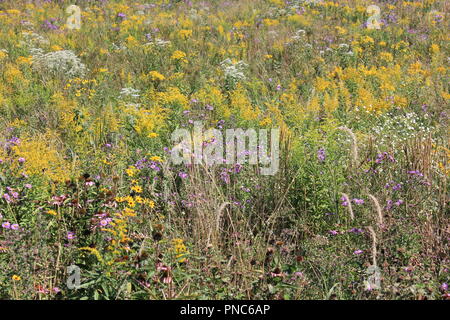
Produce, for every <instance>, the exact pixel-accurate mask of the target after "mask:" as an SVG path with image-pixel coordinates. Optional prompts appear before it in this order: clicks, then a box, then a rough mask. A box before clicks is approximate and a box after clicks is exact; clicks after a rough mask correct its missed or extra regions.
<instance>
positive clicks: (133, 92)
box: [120, 88, 140, 98]
mask: <svg viewBox="0 0 450 320" xmlns="http://www.w3.org/2000/svg"><path fill="white" fill-rule="evenodd" d="M139 92H140V91H139V90H138V89H133V88H122V90H120V97H121V98H123V97H132V98H139V97H140V94H139Z"/></svg>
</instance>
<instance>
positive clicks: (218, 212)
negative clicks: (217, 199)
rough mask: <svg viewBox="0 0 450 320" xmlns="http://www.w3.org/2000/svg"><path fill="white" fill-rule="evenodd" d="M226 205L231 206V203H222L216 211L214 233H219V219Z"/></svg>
mask: <svg viewBox="0 0 450 320" xmlns="http://www.w3.org/2000/svg"><path fill="white" fill-rule="evenodd" d="M228 205H231V203H230V202H224V203H222V204H221V205H220V207H219V208H218V209H217V211H216V232H219V224H220V218H221V217H222V212H223V210H224V209H225V207H226V206H228Z"/></svg>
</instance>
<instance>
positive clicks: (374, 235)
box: [367, 227, 377, 267]
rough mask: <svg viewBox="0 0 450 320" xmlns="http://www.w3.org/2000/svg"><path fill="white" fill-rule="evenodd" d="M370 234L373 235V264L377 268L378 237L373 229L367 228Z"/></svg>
mask: <svg viewBox="0 0 450 320" xmlns="http://www.w3.org/2000/svg"><path fill="white" fill-rule="evenodd" d="M367 229H368V230H369V232H370V234H371V235H372V263H373V265H374V266H375V267H376V266H377V235H376V234H375V231H374V230H373V228H372V227H367Z"/></svg>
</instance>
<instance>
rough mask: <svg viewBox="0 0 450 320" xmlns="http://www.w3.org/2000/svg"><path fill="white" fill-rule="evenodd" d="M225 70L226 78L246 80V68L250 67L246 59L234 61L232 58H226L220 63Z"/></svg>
mask: <svg viewBox="0 0 450 320" xmlns="http://www.w3.org/2000/svg"><path fill="white" fill-rule="evenodd" d="M220 66H221V67H222V70H223V72H224V73H225V78H227V79H231V80H232V81H234V82H236V81H240V80H245V74H244V70H245V69H246V68H247V67H248V64H246V63H245V62H244V61H242V60H241V61H238V62H236V63H233V62H232V61H231V59H226V60H224V61H222V62H221V63H220Z"/></svg>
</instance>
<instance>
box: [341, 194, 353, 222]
mask: <svg viewBox="0 0 450 320" xmlns="http://www.w3.org/2000/svg"><path fill="white" fill-rule="evenodd" d="M342 196H343V197H344V198H345V201H347V204H348V212H349V213H350V218H351V219H352V220H353V219H355V215H354V214H353V209H352V202H351V201H350V198H349V197H348V195H347V194H345V193H342Z"/></svg>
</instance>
